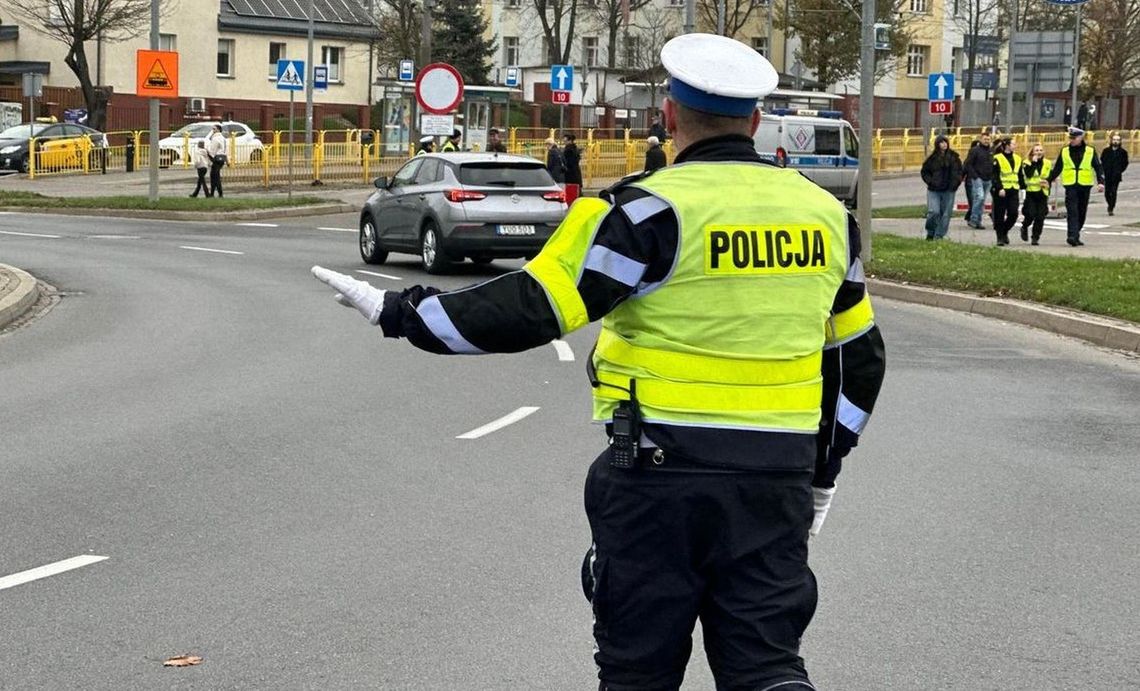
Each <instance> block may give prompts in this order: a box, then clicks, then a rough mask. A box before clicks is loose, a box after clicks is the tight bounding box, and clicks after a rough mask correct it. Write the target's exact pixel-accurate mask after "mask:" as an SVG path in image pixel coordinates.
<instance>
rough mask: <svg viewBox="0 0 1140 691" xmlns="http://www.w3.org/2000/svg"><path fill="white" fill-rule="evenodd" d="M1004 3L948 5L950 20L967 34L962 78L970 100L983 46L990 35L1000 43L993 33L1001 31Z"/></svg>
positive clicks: (971, 0)
mask: <svg viewBox="0 0 1140 691" xmlns="http://www.w3.org/2000/svg"><path fill="white" fill-rule="evenodd" d="M1001 3H1002V0H955V1H954V2H951V3H947V5H946V14H947V15H948V17H947V20H948V21H949V22H952V23H953V24H954V25H956V26H957V27H958V28H959V29H960V30H961V31H962V33H963V34H965V44H964V45H963V46H962V50H963V52H964V53H965V55H966V73H965V75H964V76H963V78H962V89H963V90H964V98H965V99H966V100H967V101H968V100H970V95H971V94H972V93H973V91H974V73H975V71H976V70H977V66H978V55H979V54H980V50H981V48H982V44H983V43H984V42H985V41H986V39H987V37H989V36H992V37H993V40H995V41H998V35H997V34H996V33H992V32H993V31H997V30H1000V22H999V21H998V14H999V10H1000V9H1001V7H1000V5H1001ZM983 32H984V33H983ZM999 43H1000V41H999ZM986 54H987V55H988V54H989V53H986Z"/></svg>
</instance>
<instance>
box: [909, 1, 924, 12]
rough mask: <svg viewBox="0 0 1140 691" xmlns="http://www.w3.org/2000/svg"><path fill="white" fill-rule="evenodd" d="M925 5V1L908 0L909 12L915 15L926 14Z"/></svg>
mask: <svg viewBox="0 0 1140 691" xmlns="http://www.w3.org/2000/svg"><path fill="white" fill-rule="evenodd" d="M926 3H927V0H910V11H911V12H914V13H915V14H926V13H927V11H928V9H927V4H926Z"/></svg>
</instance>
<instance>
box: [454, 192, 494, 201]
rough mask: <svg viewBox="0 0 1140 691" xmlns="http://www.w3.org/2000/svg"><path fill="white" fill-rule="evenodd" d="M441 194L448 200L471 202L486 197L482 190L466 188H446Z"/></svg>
mask: <svg viewBox="0 0 1140 691" xmlns="http://www.w3.org/2000/svg"><path fill="white" fill-rule="evenodd" d="M443 196H445V197H447V201H449V202H473V201H478V200H480V199H486V198H487V195H485V194H483V193H482V192H469V191H467V190H447V191H446V192H444V193H443Z"/></svg>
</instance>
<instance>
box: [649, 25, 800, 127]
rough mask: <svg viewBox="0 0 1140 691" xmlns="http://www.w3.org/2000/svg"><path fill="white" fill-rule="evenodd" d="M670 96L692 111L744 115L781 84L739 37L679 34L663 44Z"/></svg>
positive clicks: (763, 59) (769, 68) (662, 49)
mask: <svg viewBox="0 0 1140 691" xmlns="http://www.w3.org/2000/svg"><path fill="white" fill-rule="evenodd" d="M661 66H662V67H664V68H665V69H666V71H668V72H669V77H670V79H669V97H670V98H672V99H673V100H674V101H676V102H677V103H680V104H681V105H684V106H688V107H689V108H692V109H693V110H699V111H701V112H703V113H710V114H713V115H728V116H733V117H747V116H749V115H751V114H752V111H754V110H755V109H756V101H757V100H758V99H761V98H763V97H765V96H767V95H768V94H770V93H772V91H773V90H774V89H775V88H776V86H777V85H778V84H779V81H780V76H779V75H778V74H777V73H776V68H774V67H772V63H770V62H768V61H767V60H766V59H765V58H764V56H763V55H760V54H759V53H757V52H756V51H755V50H753V49H752V48H749V47H748V46H746V45H744V44H743V43H741V42H740V41H736V40H733V39H731V38H728V37H727V36H718V35H716V34H682V35H680V36H678V37H676V38H674V39H671V40H670V41H669V42H668V43H666V44H665V46H664V47H663V48H661Z"/></svg>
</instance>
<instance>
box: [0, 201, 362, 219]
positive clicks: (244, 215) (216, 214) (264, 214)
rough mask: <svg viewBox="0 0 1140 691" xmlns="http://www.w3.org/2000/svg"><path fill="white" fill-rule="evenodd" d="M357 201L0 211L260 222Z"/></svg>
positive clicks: (332, 210) (351, 209)
mask: <svg viewBox="0 0 1140 691" xmlns="http://www.w3.org/2000/svg"><path fill="white" fill-rule="evenodd" d="M359 210H360V206H359V205H356V204H344V203H340V202H338V203H335V204H317V205H313V206H279V207H276V208H273V209H251V210H249V211H160V210H150V209H79V208H54V207H47V206H5V207H0V211H5V212H10V213H32V214H52V215H58V216H98V217H102V218H150V219H155V220H160V221H198V222H202V223H210V222H218V221H259V220H262V219H266V218H282V217H289V218H297V217H300V216H324V215H329V214H343V213H356V212H357V211H359Z"/></svg>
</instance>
